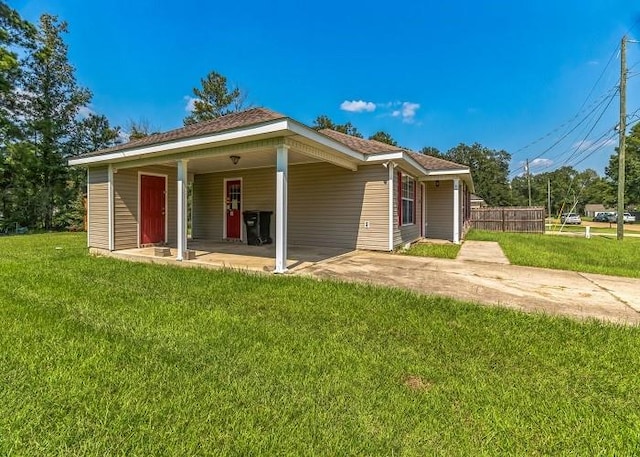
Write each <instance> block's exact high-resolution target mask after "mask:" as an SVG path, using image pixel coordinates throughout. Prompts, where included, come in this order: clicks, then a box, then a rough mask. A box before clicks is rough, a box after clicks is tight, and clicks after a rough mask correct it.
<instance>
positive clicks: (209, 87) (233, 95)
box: [183, 71, 246, 125]
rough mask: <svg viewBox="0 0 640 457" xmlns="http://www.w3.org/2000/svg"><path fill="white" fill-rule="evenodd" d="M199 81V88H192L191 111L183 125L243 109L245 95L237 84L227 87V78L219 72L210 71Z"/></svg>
mask: <svg viewBox="0 0 640 457" xmlns="http://www.w3.org/2000/svg"><path fill="white" fill-rule="evenodd" d="M200 83H201V84H202V87H201V88H198V87H194V88H193V95H194V97H195V99H194V102H193V111H192V112H191V114H189V115H188V116H187V117H185V118H184V121H183V122H184V125H189V124H195V123H196V122H201V121H207V120H210V119H215V118H217V117H220V116H224V115H225V114H229V113H234V112H237V111H242V110H243V109H245V107H246V95H245V94H244V93H243V92H242V91H241V90H240V89H239V88H238V87H237V86H234V87H232V88H229V87H228V85H227V78H226V77H225V76H223V75H221V74H220V73H217V72H215V71H212V72H210V73H209V74H208V75H207V76H206V77H205V78H203V79H201V80H200Z"/></svg>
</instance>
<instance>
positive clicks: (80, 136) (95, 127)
mask: <svg viewBox="0 0 640 457" xmlns="http://www.w3.org/2000/svg"><path fill="white" fill-rule="evenodd" d="M119 138H120V127H111V125H110V123H109V119H107V117H106V116H105V115H103V114H94V113H91V114H89V115H88V116H87V117H85V118H84V119H82V120H80V121H78V123H77V124H76V131H75V135H74V147H73V149H72V152H71V154H72V155H79V154H84V153H87V152H92V151H98V150H100V149H105V148H109V147H111V146H115V145H116V144H117V143H118V141H119Z"/></svg>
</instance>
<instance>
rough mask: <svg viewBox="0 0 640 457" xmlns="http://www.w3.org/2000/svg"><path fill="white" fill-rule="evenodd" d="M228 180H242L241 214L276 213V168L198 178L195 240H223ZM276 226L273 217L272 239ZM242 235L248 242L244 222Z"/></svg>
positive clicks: (195, 191) (195, 205) (194, 226)
mask: <svg viewBox="0 0 640 457" xmlns="http://www.w3.org/2000/svg"><path fill="white" fill-rule="evenodd" d="M225 179H242V194H241V200H242V201H241V208H240V211H247V210H259V211H275V195H276V175H275V168H259V169H255V170H239V171H237V172H229V173H207V174H201V175H195V176H194V178H193V222H192V227H193V228H192V232H193V238H200V239H207V240H221V239H222V238H223V237H224V223H225V207H224V200H223V199H224V194H225V192H226V189H225ZM289 194H291V192H289ZM274 225H275V220H273V217H272V221H271V226H270V231H271V236H272V237H274V236H275V235H274V234H275V227H274ZM241 232H242V235H241V236H242V239H243V240H246V239H247V237H246V233H245V227H244V219H243V220H242V227H241Z"/></svg>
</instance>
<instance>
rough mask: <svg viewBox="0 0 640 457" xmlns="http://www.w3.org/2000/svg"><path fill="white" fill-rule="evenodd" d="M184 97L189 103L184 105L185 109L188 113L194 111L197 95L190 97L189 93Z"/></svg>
mask: <svg viewBox="0 0 640 457" xmlns="http://www.w3.org/2000/svg"><path fill="white" fill-rule="evenodd" d="M182 98H183V99H184V101H186V102H187V104H186V105H185V107H184V110H185V111H186V112H187V113H193V110H194V109H195V102H196V100H198V99H197V98H195V97H190V96H189V95H185V96H184V97H182Z"/></svg>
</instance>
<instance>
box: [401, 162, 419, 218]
mask: <svg viewBox="0 0 640 457" xmlns="http://www.w3.org/2000/svg"><path fill="white" fill-rule="evenodd" d="M415 196H416V181H415V180H414V179H413V178H412V177H411V176H407V175H404V174H403V175H402V225H412V224H415V222H416V221H415V214H416V202H415Z"/></svg>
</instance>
